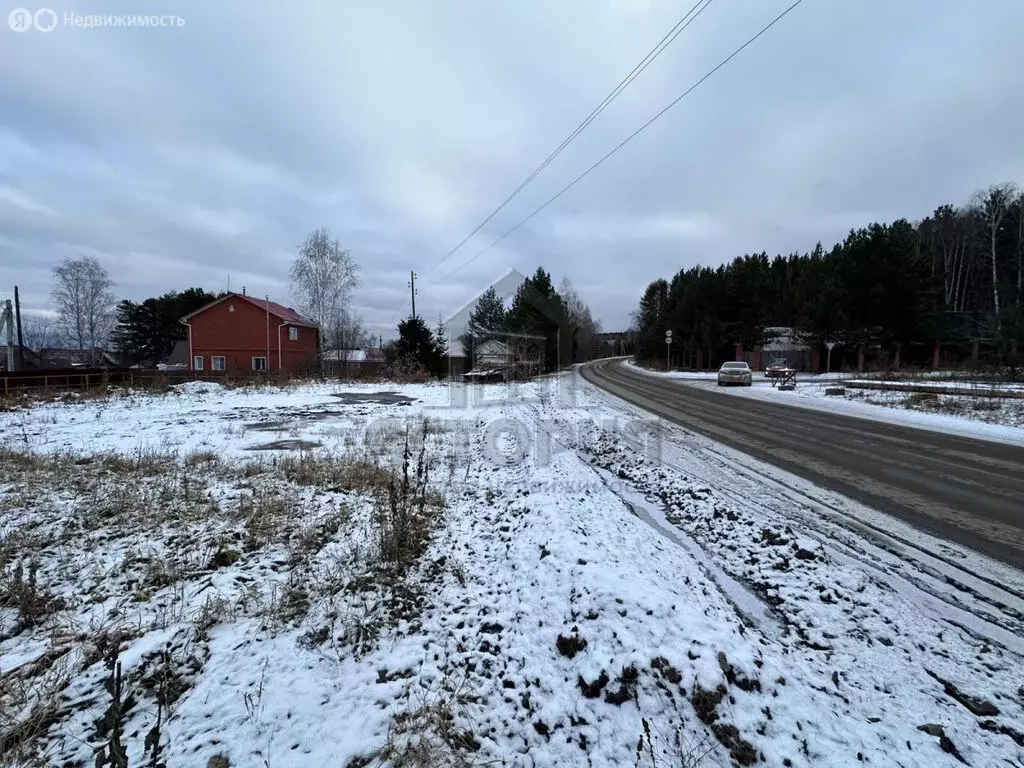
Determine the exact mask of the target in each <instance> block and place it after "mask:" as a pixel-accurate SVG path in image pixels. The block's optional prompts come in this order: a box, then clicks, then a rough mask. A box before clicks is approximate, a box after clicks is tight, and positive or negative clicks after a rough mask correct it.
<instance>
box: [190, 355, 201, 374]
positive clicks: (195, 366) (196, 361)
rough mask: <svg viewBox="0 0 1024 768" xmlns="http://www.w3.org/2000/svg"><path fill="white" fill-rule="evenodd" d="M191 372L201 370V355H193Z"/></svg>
mask: <svg viewBox="0 0 1024 768" xmlns="http://www.w3.org/2000/svg"><path fill="white" fill-rule="evenodd" d="M192 370H194V371H201V370H203V356H202V355H195V356H194V357H193V358H192Z"/></svg>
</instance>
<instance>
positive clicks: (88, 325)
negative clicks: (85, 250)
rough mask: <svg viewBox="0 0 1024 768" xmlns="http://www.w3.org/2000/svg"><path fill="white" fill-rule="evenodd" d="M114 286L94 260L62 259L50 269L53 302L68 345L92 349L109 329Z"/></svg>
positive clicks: (104, 339) (88, 258)
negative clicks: (69, 341)
mask: <svg viewBox="0 0 1024 768" xmlns="http://www.w3.org/2000/svg"><path fill="white" fill-rule="evenodd" d="M113 287H114V283H113V281H111V279H110V275H108V274H107V270H105V269H104V268H103V266H102V265H101V264H100V262H99V260H98V259H97V258H96V257H95V256H79V257H78V258H77V259H64V261H62V262H61V263H60V264H58V265H57V266H55V267H54V268H53V289H52V291H51V293H52V296H53V301H54V303H55V304H56V305H57V316H58V319H59V322H60V325H61V326H62V327H63V330H64V332H65V333H66V335H67V337H68V339H70V340H71V343H73V344H75V345H77V346H78V348H79V349H86V348H88V349H95V348H96V347H98V346H101V345H102V344H104V343H105V342H106V339H107V335H108V334H109V333H110V329H111V328H112V327H113V322H114V307H115V305H116V303H117V297H116V296H114V292H113Z"/></svg>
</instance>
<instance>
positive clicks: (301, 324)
mask: <svg viewBox="0 0 1024 768" xmlns="http://www.w3.org/2000/svg"><path fill="white" fill-rule="evenodd" d="M181 322H182V323H183V324H184V325H186V326H187V327H188V368H189V370H190V371H197V372H198V371H212V372H214V373H219V372H221V371H226V372H233V373H249V372H252V371H258V372H271V373H274V372H277V371H282V370H283V371H289V372H292V373H305V372H309V371H312V370H314V369H315V368H316V364H317V348H318V336H319V333H320V329H319V327H318V326H317V324H316V323H314V322H313V321H312V320H309V319H308V318H305V317H303V316H302V315H300V314H299V313H298V312H296V311H295V310H294V309H292V308H291V307H285V306H282V305H281V304H277V303H276V302H273V301H269V300H267V299H257V298H255V297H253V296H246V295H245V294H244V293H228V294H225V295H224V296H221V297H220V298H219V299H217V300H216V301H214V302H211V303H210V304H207V305H206V306H205V307H201V308H199V309H197V310H196V311H195V312H192V313H190V314H188V315H185V317H183V318H181Z"/></svg>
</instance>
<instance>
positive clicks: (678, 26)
mask: <svg viewBox="0 0 1024 768" xmlns="http://www.w3.org/2000/svg"><path fill="white" fill-rule="evenodd" d="M712 2H713V0H697V2H696V3H695V4H694V5H693V7H691V8H690V10H689V11H687V12H686V15H684V16H683V18H681V19H680V20H679V21H677V22H676V23H675V25H673V27H672V28H671V29H670V30H669V31H668V32H667V33H665V36H664V37H663V38H661V40H659V41H658V44H657V45H655V46H654V47H653V48H652V49H651V50H650V51H648V52H647V55H646V56H644V57H643V59H641V60H640V62H639V63H638V64H637V65H636V66H635V67H633V69H632V71H631V72H630V73H629V74H628V75H626V76H625V77H624V78H622V80H621V81H619V84H618V85H616V86H615V87H614V88H613V89H612V90H611V92H610V93H609V94H608V95H607V96H605V97H604V100H603V101H601V103H600V104H598V105H597V106H596V107H594V109H593V111H592V112H591V113H590V114H589V115H587V116H586V118H584V120H583V122H582V123H580V124H579V125H577V126H576V128H575V129H574V130H573V132H572V133H570V134H569V135H568V136H566V137H565V138H564V139H562V143H561V144H559V145H558V146H557V147H556V148H555V149H554V151H553V152H552V153H551V154H550V155H548V156H547V157H546V158H545V159H544V162H542V163H541V164H540V165H538V166H537V167H536V168H534V169H533V171H532V172H531V173H530V175H529V176H527V177H526V178H525V179H523V181H522V182H521V183H520V184H519V186H518V187H516V188H515V189H514V190H512V193H511V194H510V195H509V196H508V197H506V198H505V200H504V201H502V203H501V204H500V205H499V206H498V207H497V208H495V209H494V210H493V211H491V212H490V214H489V215H488V216H487V218H486V219H484V220H483V221H481V222H480V223H479V224H477V226H476V229H474V230H473V231H472V232H470V233H469V234H468V235H466V236H465V237H464V238H463V239H462V242H460V243H459V244H458V245H456V246H455V247H454V248H452V249H451V250H450V251H448V253H446V254H445V255H444V256H443V257H442V258H441V259H440V260H439V261H438V262H437V263H436V264H434V265H433V266H432V267H431V268H430V269H428V270H427V271H426V272H424V273H423V277H426V276H427V275H429V274H430V273H431V272H433V271H434V270H435V269H437V268H438V267H439V266H441V265H442V264H444V262H445V261H447V259H448V258H449V257H451V256H452V255H453V254H455V253H456V252H457V251H458V250H459V249H460V248H462V246H464V245H465V244H466V243H468V242H469V240H470V238H472V237H473V235H475V234H476V233H477V232H479V231H480V230H481V229H483V228H484V227H485V226H486V225H487V223H488V222H490V220H491V219H493V218H494V217H495V216H497V215H498V213H499V212H500V211H501V210H502V209H503V208H504V207H505V206H506V205H508V204H509V203H510V202H512V200H513V199H514V198H515V197H516V195H518V194H519V193H520V192H522V191H523V189H525V188H526V186H527V185H528V184H529V183H530V182H531V181H533V180H534V179H535V178H536V177H537V175H538V174H539V173H540V172H541V171H543V170H544V169H545V168H547V167H548V165H550V164H551V161H553V160H554V159H555V158H556V157H558V156H559V155H560V154H561V153H562V151H563V150H564V149H565V148H566V147H568V146H569V144H571V143H572V142H573V140H574V139H575V138H576V137H577V136H579V135H580V134H581V133H583V131H585V130H586V129H587V126H589V125H590V124H591V123H592V122H594V120H596V119H597V117H598V116H599V115H600V114H601V113H602V112H604V111H605V109H607V108H608V106H609V105H610V104H611V103H612V102H613V101H615V99H617V98H618V96H619V94H621V93H622V92H623V91H624V90H626V88H628V87H629V85H630V84H631V83H632V82H633V81H634V80H636V79H637V78H638V77H639V76H640V74H641V73H642V72H643V71H644V70H645V69H647V67H649V66H650V65H651V63H652V62H653V61H654V60H655V59H656V58H658V56H660V55H661V54H662V52H663V51H664V50H665V49H666V48H668V46H669V45H671V44H672V42H673V41H674V40H675V39H676V38H677V37H679V35H680V34H681V33H682V32H683V30H684V29H686V28H687V27H688V26H690V24H692V23H693V22H694V21H696V19H697V17H698V16H700V15H701V13H703V12H704V10H705V9H706V8H707V7H708V6H709V5H711V3H712ZM698 8H699V10H698ZM694 11H696V13H694ZM688 19H689V20H688Z"/></svg>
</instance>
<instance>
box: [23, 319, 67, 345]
mask: <svg viewBox="0 0 1024 768" xmlns="http://www.w3.org/2000/svg"><path fill="white" fill-rule="evenodd" d="M21 338H22V343H23V344H24V345H25V347H26V348H27V349H31V350H32V351H34V352H39V351H40V350H41V349H46V348H48V347H55V346H57V345H58V344H59V343H60V339H59V332H58V328H57V324H56V323H55V322H54V320H53V318H51V317H49V316H48V315H29V316H27V317H24V318H22V321H21Z"/></svg>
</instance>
